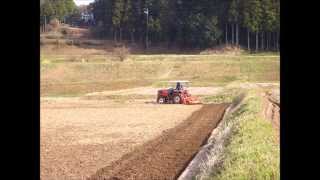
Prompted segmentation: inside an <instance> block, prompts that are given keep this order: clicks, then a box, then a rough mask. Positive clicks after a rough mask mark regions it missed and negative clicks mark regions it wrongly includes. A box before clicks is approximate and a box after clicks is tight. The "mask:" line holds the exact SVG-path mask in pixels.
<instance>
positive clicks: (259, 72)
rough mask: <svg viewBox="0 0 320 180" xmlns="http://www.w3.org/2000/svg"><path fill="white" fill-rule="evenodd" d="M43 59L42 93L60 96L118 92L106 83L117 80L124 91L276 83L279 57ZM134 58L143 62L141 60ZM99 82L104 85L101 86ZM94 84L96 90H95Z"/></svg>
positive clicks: (158, 56) (139, 56)
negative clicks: (175, 83) (185, 84)
mask: <svg viewBox="0 0 320 180" xmlns="http://www.w3.org/2000/svg"><path fill="white" fill-rule="evenodd" d="M42 58H44V59H46V60H48V61H49V62H50V63H44V62H42V63H41V87H44V86H46V85H43V84H48V83H50V86H46V88H42V90H43V91H45V92H44V93H47V92H48V91H50V92H53V91H59V93H60V92H61V93H64V94H67V93H68V92H70V89H72V91H73V92H71V93H72V94H77V93H82V92H93V91H92V90H98V91H100V90H108V89H118V87H117V88H112V87H109V85H107V84H110V86H113V85H116V83H107V82H119V81H121V82H124V81H125V82H127V83H128V84H130V86H125V87H127V88H130V87H138V85H134V83H135V82H137V81H139V82H143V81H146V79H147V80H148V83H142V84H143V85H152V86H154V87H167V86H166V84H165V83H163V81H168V80H178V79H181V80H189V81H191V85H192V86H200V87H201V86H202V87H204V86H216V85H226V84H229V83H232V82H235V81H241V82H276V81H279V79H280V71H279V70H280V63H279V58H278V57H272V58H269V57H266V58H261V57H253V58H252V57H250V58H249V57H245V56H242V55H239V56H232V57H225V56H205V55H148V56H143V55H132V57H130V58H129V59H130V60H128V61H124V62H114V61H111V60H105V58H107V57H104V58H102V56H101V59H99V57H98V56H86V57H85V59H86V60H88V61H86V62H85V63H82V62H79V60H81V57H76V56H74V57H73V56H66V57H63V56H59V57H52V56H48V55H42ZM59 58H62V59H59ZM63 58H69V59H70V58H71V59H72V58H74V59H75V60H72V62H71V60H69V61H68V62H67V61H64V60H63ZM137 58H138V59H139V58H144V59H146V60H141V61H140V60H137ZM84 82H85V83H84ZM98 82H99V83H98ZM100 82H101V83H102V84H106V85H101V83H100ZM73 83H81V85H78V86H76V85H74V84H73ZM61 84H69V85H70V86H68V85H61ZM93 84H95V86H96V87H97V88H94V85H93ZM140 84H141V83H140ZM121 87H122V86H121ZM121 87H120V86H119V88H121ZM76 88H79V89H78V90H77V89H76ZM105 88H106V89H105ZM53 89H54V90H53ZM63 91H65V92H63ZM77 91H78V92H77ZM59 93H58V94H59ZM55 94H56V93H55Z"/></svg>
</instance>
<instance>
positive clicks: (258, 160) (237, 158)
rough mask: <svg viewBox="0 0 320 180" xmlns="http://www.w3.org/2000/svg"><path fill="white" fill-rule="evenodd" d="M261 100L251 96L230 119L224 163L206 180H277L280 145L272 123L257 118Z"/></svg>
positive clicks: (252, 93) (251, 94)
mask: <svg viewBox="0 0 320 180" xmlns="http://www.w3.org/2000/svg"><path fill="white" fill-rule="evenodd" d="M260 110H261V98H260V97H258V96H257V95H256V93H254V92H251V93H249V96H247V97H246V99H245V100H244V103H243V104H242V106H241V107H240V108H239V110H238V111H236V112H235V114H234V115H233V116H232V119H231V120H230V121H234V122H235V126H234V129H233V132H232V136H231V138H230V139H229V142H228V144H227V146H226V151H225V154H224V157H225V158H224V161H223V164H222V166H221V167H220V168H219V169H215V170H214V171H213V173H212V175H211V177H210V178H209V179H215V180H233V179H270V180H273V179H279V178H280V177H279V176H280V173H279V160H280V153H279V144H277V142H276V132H275V129H274V128H273V127H272V124H271V122H269V121H267V120H265V119H262V118H261V117H260V114H259V113H260Z"/></svg>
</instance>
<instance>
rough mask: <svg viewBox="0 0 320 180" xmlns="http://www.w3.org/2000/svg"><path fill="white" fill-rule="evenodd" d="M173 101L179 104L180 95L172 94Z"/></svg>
mask: <svg viewBox="0 0 320 180" xmlns="http://www.w3.org/2000/svg"><path fill="white" fill-rule="evenodd" d="M173 103H174V104H180V103H181V97H180V96H174V97H173Z"/></svg>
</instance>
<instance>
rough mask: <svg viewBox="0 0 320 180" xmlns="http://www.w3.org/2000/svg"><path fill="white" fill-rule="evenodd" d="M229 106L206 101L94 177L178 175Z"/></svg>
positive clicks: (154, 177) (173, 177)
mask: <svg viewBox="0 0 320 180" xmlns="http://www.w3.org/2000/svg"><path fill="white" fill-rule="evenodd" d="M227 106H228V104H221V105H214V104H210V105H204V106H203V107H202V108H201V109H200V110H198V111H196V112H194V113H193V114H192V115H191V116H190V117H189V118H188V119H186V120H185V121H183V122H182V123H181V124H179V125H178V126H177V127H175V128H172V129H169V130H168V131H167V132H165V133H163V134H162V135H161V136H159V137H157V138H156V139H153V140H151V141H149V142H148V143H146V144H144V145H142V146H139V147H138V148H137V149H136V150H135V151H133V152H132V153H129V154H127V155H125V156H123V157H122V158H121V159H120V160H118V161H115V162H113V163H112V164H111V165H109V166H107V167H105V168H102V169H100V170H99V171H97V173H96V174H95V175H93V176H92V177H91V178H90V179H117V180H120V179H121V180H122V179H123V180H124V179H139V180H150V179H176V178H177V177H178V176H179V175H180V173H181V172H182V171H183V169H184V168H185V167H186V166H187V163H188V162H189V161H190V160H191V159H192V158H193V156H194V155H195V154H196V152H197V151H198V150H199V148H200V146H201V145H202V144H203V143H204V142H205V140H206V139H207V138H208V136H209V135H210V133H211V131H212V130H213V129H214V128H215V127H216V126H217V124H218V123H219V121H220V120H221V118H222V116H223V114H224V111H225V109H226V108H227Z"/></svg>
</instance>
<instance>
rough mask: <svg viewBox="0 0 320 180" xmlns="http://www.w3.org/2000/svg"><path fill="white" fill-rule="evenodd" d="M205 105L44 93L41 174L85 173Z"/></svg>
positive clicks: (54, 179)
mask: <svg viewBox="0 0 320 180" xmlns="http://www.w3.org/2000/svg"><path fill="white" fill-rule="evenodd" d="M201 107H202V106H201V105H194V106H186V105H157V104H146V103H145V102H140V103H139V102H135V103H131V104H130V103H129V104H123V103H116V102H114V101H111V100H83V99H80V98H52V97H51V98H41V108H40V115H41V119H40V125H41V127H40V128H41V130H40V152H41V153H40V176H41V179H42V180H60V179H68V180H73V179H77V180H79V179H85V178H86V177H89V176H90V175H92V174H94V173H95V172H96V171H97V170H98V169H99V168H102V167H105V166H108V165H109V164H110V163H111V162H112V161H116V160H118V159H119V158H121V157H122V156H123V155H124V154H127V153H129V152H131V151H133V150H134V148H135V147H136V146H138V145H142V144H143V143H145V142H147V141H149V140H151V139H153V138H156V137H157V136H160V135H161V134H162V132H163V131H165V130H167V129H169V128H173V127H175V126H176V125H178V124H180V123H181V122H182V121H183V120H185V119H186V118H187V117H188V116H190V115H191V114H192V112H194V111H196V110H198V109H199V108H201Z"/></svg>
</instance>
